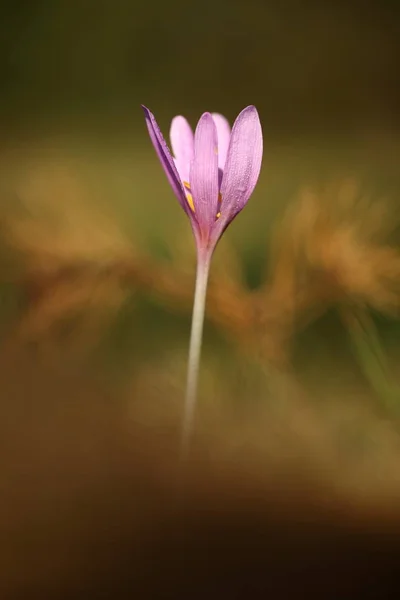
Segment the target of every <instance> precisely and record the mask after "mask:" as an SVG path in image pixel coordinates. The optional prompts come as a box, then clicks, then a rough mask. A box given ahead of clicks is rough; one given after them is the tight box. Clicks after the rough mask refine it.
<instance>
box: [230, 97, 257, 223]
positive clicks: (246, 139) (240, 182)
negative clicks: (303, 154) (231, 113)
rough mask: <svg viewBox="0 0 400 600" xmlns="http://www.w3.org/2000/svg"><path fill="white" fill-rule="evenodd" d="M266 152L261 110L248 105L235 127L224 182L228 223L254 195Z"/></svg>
mask: <svg viewBox="0 0 400 600" xmlns="http://www.w3.org/2000/svg"><path fill="white" fill-rule="evenodd" d="M262 154H263V137H262V129H261V123H260V119H259V116H258V112H257V109H256V108H255V107H254V106H248V107H247V108H245V109H244V110H242V112H241V113H240V114H239V116H238V117H237V119H236V121H235V123H234V125H233V127H232V133H231V138H230V142H229V148H228V155H227V158H226V163H225V169H224V174H223V177H222V184H221V196H222V202H221V219H222V220H223V221H224V222H225V221H226V220H227V221H228V222H230V221H231V220H232V219H233V218H234V217H235V216H236V215H237V213H238V212H240V211H241V210H242V208H243V207H244V205H245V204H246V202H247V201H248V199H249V198H250V196H251V193H252V192H253V190H254V188H255V185H256V183H257V180H258V176H259V174H260V170H261V162H262Z"/></svg>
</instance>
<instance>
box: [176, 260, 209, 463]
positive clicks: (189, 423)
mask: <svg viewBox="0 0 400 600" xmlns="http://www.w3.org/2000/svg"><path fill="white" fill-rule="evenodd" d="M210 258H211V257H210V256H208V255H207V254H206V255H203V254H202V253H201V252H199V253H198V256H197V271H196V288H195V292H194V303H193V313H192V329H191V333H190V345H189V358H188V370H187V384H186V395H185V405H184V415H183V424H182V446H181V452H182V455H181V456H182V459H183V460H185V459H186V458H187V455H188V452H189V445H190V440H191V437H192V433H193V423H194V414H195V410H196V401H197V382H198V375H199V366H200V355H201V343H202V339H203V324H204V313H205V306H206V295H207V284H208V274H209V271H210Z"/></svg>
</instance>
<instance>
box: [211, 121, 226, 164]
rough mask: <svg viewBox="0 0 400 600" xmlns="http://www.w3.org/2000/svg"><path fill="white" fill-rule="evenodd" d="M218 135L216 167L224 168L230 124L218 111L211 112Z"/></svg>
mask: <svg viewBox="0 0 400 600" xmlns="http://www.w3.org/2000/svg"><path fill="white" fill-rule="evenodd" d="M212 118H213V120H214V123H215V126H216V128H217V136H218V167H219V168H220V169H222V170H223V169H224V167H225V162H226V157H227V154H228V147H229V140H230V137H231V126H230V125H229V121H228V120H227V119H226V118H225V117H224V116H223V115H220V114H218V113H212Z"/></svg>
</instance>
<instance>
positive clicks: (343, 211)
mask: <svg viewBox="0 0 400 600" xmlns="http://www.w3.org/2000/svg"><path fill="white" fill-rule="evenodd" d="M399 16H400V15H399V5H398V3H397V2H396V1H395V0H392V1H389V0H385V1H383V2H382V1H381V2H370V3H368V5H366V4H365V3H363V2H361V1H357V0H353V1H351V2H344V1H343V2H342V1H341V0H338V1H333V0H331V1H325V2H323V3H320V2H312V1H304V2H299V1H296V0H284V1H283V2H274V1H272V0H264V1H261V0H247V1H246V2H243V0H241V1H236V0H234V1H232V0H229V1H228V0H219V1H218V2H215V1H213V2H211V1H210V0H203V1H202V2H201V3H200V4H192V3H188V2H183V1H180V0H176V1H173V2H170V3H163V2H161V1H154V2H151V3H138V2H132V1H128V0H113V1H112V2H109V1H106V0H80V1H77V0H76V1H75V0H58V1H54V0H53V1H50V0H41V1H40V0H35V1H30V2H29V1H26V0H14V1H13V2H11V1H10V2H6V3H2V8H1V12H0V202H1V204H0V210H1V212H0V250H1V251H0V331H1V349H0V350H1V356H0V389H1V408H0V411H1V413H0V422H1V425H0V439H1V446H2V450H1V459H0V460H1V463H0V464H1V471H2V488H1V490H2V491H1V496H0V498H1V499H0V530H1V532H2V533H1V539H2V541H1V545H0V553H1V556H2V563H3V564H4V565H5V566H4V567H3V566H2V567H1V572H0V573H1V578H0V583H1V586H2V588H4V594H5V595H3V596H2V597H8V596H7V595H6V594H10V597H13V596H12V594H13V593H17V592H19V591H20V590H25V593H28V592H27V590H32V589H42V588H41V587H40V586H46V585H49V586H50V585H57V584H60V585H61V583H60V582H63V583H62V585H64V584H65V582H69V583H70V584H71V582H73V581H75V579H74V577H75V578H78V579H79V576H80V574H81V572H82V571H83V570H85V569H86V567H87V556H86V555H87V553H89V552H91V553H92V552H93V548H94V547H96V545H100V546H101V547H103V546H104V547H105V546H107V548H109V547H113V548H114V546H113V544H117V542H118V541H119V540H120V537H118V536H121V535H122V534H121V531H125V530H126V529H129V528H130V527H131V528H133V529H134V528H135V527H136V525H135V523H136V520H135V519H138V520H140V519H142V520H143V519H145V517H144V514H145V513H146V515H147V512H146V510H145V509H144V508H143V506H144V505H146V506H147V505H148V504H149V505H151V506H153V505H156V503H155V501H154V497H155V496H156V494H155V492H154V489H155V488H156V489H157V490H158V491H157V494H160V493H161V492H160V490H162V493H165V494H167V495H168V493H169V491H168V490H169V488H170V487H171V483H170V482H171V480H172V479H173V476H172V475H171V473H174V465H175V464H176V460H177V447H178V437H179V435H178V430H179V424H180V418H181V412H182V402H183V390H184V383H185V375H186V353H187V347H188V338H189V330H190V313H191V299H192V293H193V285H194V268H195V253H194V244H193V240H192V239H191V233H190V228H189V225H188V223H187V221H186V217H185V215H184V214H183V211H182V210H181V209H180V207H179V205H178V203H177V202H176V200H175V198H174V196H173V193H172V191H171V190H170V189H169V187H168V184H167V182H166V180H165V177H164V174H163V172H162V169H161V168H160V166H159V163H158V161H157V158H156V156H155V153H154V150H153V148H152V146H151V143H150V141H149V139H148V136H147V131H146V128H145V125H144V121H143V114H142V111H141V109H140V104H142V103H143V104H146V105H147V106H149V107H150V108H151V109H152V110H153V112H154V113H155V114H156V116H157V118H158V121H159V123H160V125H161V127H162V129H163V131H164V132H165V134H166V135H167V133H168V129H169V124H170V121H171V119H172V117H173V116H174V115H176V114H184V115H185V116H186V117H187V118H188V119H189V120H190V122H191V123H192V124H193V126H194V125H195V123H196V120H197V119H198V118H199V116H200V115H201V113H202V112H204V111H206V110H209V111H217V112H222V113H223V114H225V115H226V116H227V117H228V118H229V120H230V121H231V122H233V120H234V118H235V117H236V115H237V114H238V113H239V111H240V110H241V109H242V108H243V107H244V106H246V105H248V104H255V105H256V106H257V108H258V111H259V114H260V117H261V121H262V125H263V131H264V145H265V151H264V163H263V169H262V173H261V177H260V181H259V184H258V186H257V188H256V191H255V192H254V194H253V197H252V198H251V201H250V202H249V204H248V206H247V207H246V209H245V210H244V211H243V213H242V214H241V215H240V217H238V219H237V220H236V221H235V223H234V224H233V225H232V226H231V227H230V228H229V230H228V231H227V232H226V234H225V235H224V238H223V240H222V241H221V243H220V245H219V247H218V250H217V252H216V255H215V260H214V262H213V268H212V275H211V282H210V291H209V298H208V308H207V319H206V326H205V339H204V348H203V360H202V370H201V377H200V394H199V409H198V414H197V430H196V439H195V440H194V442H193V443H194V448H195V450H194V451H195V453H197V454H196V456H197V459H198V462H199V463H201V464H203V463H206V464H207V465H208V467H210V465H211V466H212V468H214V467H213V465H216V464H218V465H220V464H223V465H225V467H224V468H225V469H226V470H228V471H229V472H232V473H233V475H232V478H233V479H234V480H235V481H237V480H239V479H240V478H241V477H248V476H249V475H248V474H249V473H250V474H251V477H254V479H255V480H257V481H258V482H259V481H260V480H262V481H264V480H265V481H266V482H271V480H272V481H275V479H274V478H275V477H278V479H279V484H277V485H278V489H282V495H283V496H284V497H285V498H286V499H287V498H293V505H294V506H295V505H296V501H295V498H297V494H298V491H299V488H301V489H303V487H304V480H307V482H308V483H307V486H308V487H307V486H306V487H307V489H310V490H312V495H315V494H316V492H315V490H316V489H318V490H319V492H318V493H321V494H322V496H323V497H324V498H325V500H326V499H327V498H328V499H332V498H333V497H334V504H335V506H342V505H343V506H345V507H347V508H346V510H349V511H350V513H351V516H352V517H353V516H354V515H360V514H365V513H367V514H368V518H366V521H369V522H371V519H372V520H374V519H377V520H378V521H379V519H380V518H381V515H383V514H384V513H388V511H390V510H391V507H393V506H394V507H395V506H396V504H397V502H398V494H399V491H400V478H399V469H398V461H399V458H400V438H399V425H398V414H399V408H400V388H399V385H400V377H399V372H400V370H399V367H398V365H399V357H400V346H399V343H398V339H399V333H400V327H399V322H398V319H397V317H398V308H399V302H400V289H399V284H400V253H399V248H398V244H399V241H400V237H399V230H398V225H399V220H398V216H399V212H398V209H399V195H400V169H399V157H400V133H399V129H400V108H399V107H400V92H399V90H400V86H399V85H398V64H397V63H398V56H399V52H400V18H399ZM221 461H222V463H221ZM293 473H295V476H293ZM201 477H203V476H201ZM201 477H200V476H199V478H200V480H202V479H201ZM251 477H250V479H251ZM271 478H272V479H271ZM138 481H140V484H139V483H138ZM299 482H301V483H299ZM196 485H199V486H201V484H200V483H197V484H196ZM227 485H228V487H229V485H230V484H227ZM249 485H251V482H250V483H249ZM207 486H208V484H207V483H204V487H205V489H212V487H213V486H208V487H207ZM302 486H303V487H302ZM172 487H173V486H172ZM139 490H140V491H139ZM143 490H145V491H143ZM321 490H322V491H321ZM333 490H334V492H333ZM146 494H147V496H148V497H149V498H151V501H150V500H149V501H148V502H147V503H146V502H145V503H144V504H143V498H142V496H143V497H144V496H146ZM310 494H311V492H310ZM278 495H279V494H278ZM306 496H307V494H306ZM325 500H324V501H325ZM349 507H351V509H350V508H349ZM293 511H294V512H296V510H295V509H294V508H293ZM289 512H290V511H289ZM371 514H372V515H373V516H372V517H371ZM138 515H139V516H140V518H139V516H138ZM146 518H147V517H146ZM393 519H394V520H395V519H397V516H396V515H394V516H393ZM105 523H107V524H108V526H106V525H105ZM111 524H112V525H111ZM110 528H111V529H112V532H111V533H110ZM110 536H111V537H110ZM110 539H111V540H112V543H111V542H109V540H110ZM99 540H100V541H101V543H100V542H99ZM118 543H119V542H118ZM101 544H103V546H102V545H101ZM107 544H108V545H107ZM78 548H79V550H78ZM89 549H90V550H89ZM108 551H110V550H108ZM100 554H101V558H98V559H96V560H97V562H96V560H94V563H95V564H96V565H97V566H98V564H100V563H101V560H104V561H107V560H108V558H107V557H109V555H108V554H107V552H105V551H104V552H103V554H102V553H101V552H100ZM104 556H106V558H104ZM65 585H66V584H65ZM71 585H72V584H71ZM35 586H38V587H37V588H35ZM43 589H47V588H46V587H44V588H43Z"/></svg>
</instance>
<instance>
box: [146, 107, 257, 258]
mask: <svg viewBox="0 0 400 600" xmlns="http://www.w3.org/2000/svg"><path fill="white" fill-rule="evenodd" d="M143 110H144V113H145V117H146V123H147V127H148V130H149V134H150V138H151V140H152V142H153V145H154V148H155V150H156V152H157V154H158V157H159V159H160V162H161V164H162V166H163V168H164V171H165V173H166V175H167V177H168V180H169V182H170V184H171V187H172V189H173V191H174V192H175V195H176V197H177V198H178V200H179V202H180V204H181V206H182V208H183V209H184V211H185V212H186V214H187V215H188V217H189V219H190V222H191V225H192V229H193V233H194V236H195V239H196V245H197V249H198V252H199V253H201V254H202V255H203V256H204V255H208V256H210V255H211V254H212V252H213V251H214V249H215V246H216V244H217V242H218V240H219V239H220V237H221V235H222V234H223V232H224V231H225V229H226V228H227V227H228V225H229V224H230V223H231V222H232V221H233V219H234V218H235V217H236V215H237V214H238V213H239V212H240V211H241V210H242V208H243V207H244V206H245V204H246V203H247V201H248V199H249V198H250V195H251V193H252V192H253V190H254V187H255V185H256V183H257V179H258V176H259V174H260V169H261V160H262V152H263V139H262V131H261V124H260V120H259V117H258V113H257V110H256V108H255V107H254V106H248V107H247V108H245V109H244V110H242V112H241V113H240V114H239V116H238V117H237V119H236V121H235V123H234V125H233V127H232V131H231V129H230V126H229V123H228V121H227V120H226V119H225V117H223V116H222V115H219V114H210V113H204V114H203V115H202V116H201V118H200V120H199V122H198V124H197V127H196V131H195V133H194V135H193V131H192V129H191V127H190V125H189V123H188V122H187V120H186V119H185V118H184V117H181V116H178V117H175V118H174V119H173V120H172V123H171V129H170V140H171V147H172V151H173V154H174V156H172V154H171V152H170V150H169V148H168V145H167V143H166V141H165V139H164V137H163V135H162V133H161V130H160V128H159V126H158V124H157V121H156V119H155V117H154V115H153V114H152V113H151V112H150V111H149V109H147V108H146V107H143Z"/></svg>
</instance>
